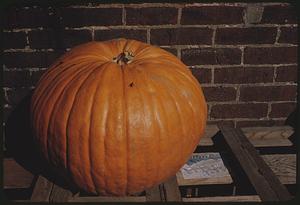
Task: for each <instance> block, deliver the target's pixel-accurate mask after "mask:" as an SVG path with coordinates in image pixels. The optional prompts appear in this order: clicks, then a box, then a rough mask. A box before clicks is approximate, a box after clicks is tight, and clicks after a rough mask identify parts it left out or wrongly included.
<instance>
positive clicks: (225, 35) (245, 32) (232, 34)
mask: <svg viewBox="0 0 300 205" xmlns="http://www.w3.org/2000/svg"><path fill="white" fill-rule="evenodd" d="M276 34H277V28H270V27H251V28H218V29H217V30H216V37H215V43H216V44H225V45H230V44H263V43H265V44H267V43H270V44H273V43H274V42H275V39H276Z"/></svg>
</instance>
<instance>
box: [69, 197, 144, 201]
mask: <svg viewBox="0 0 300 205" xmlns="http://www.w3.org/2000/svg"><path fill="white" fill-rule="evenodd" d="M69 202H146V196H126V197H109V196H91V197H74V198H71V199H70V200H69Z"/></svg>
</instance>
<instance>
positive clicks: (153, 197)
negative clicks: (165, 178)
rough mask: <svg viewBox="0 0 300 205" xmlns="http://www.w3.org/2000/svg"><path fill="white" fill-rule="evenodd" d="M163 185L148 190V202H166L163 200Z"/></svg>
mask: <svg viewBox="0 0 300 205" xmlns="http://www.w3.org/2000/svg"><path fill="white" fill-rule="evenodd" d="M162 186H163V185H158V186H154V187H152V188H150V189H146V201H147V202H158V201H164V199H162V196H161V195H162V194H163V193H161V192H162V191H163V190H162V188H160V187H162Z"/></svg>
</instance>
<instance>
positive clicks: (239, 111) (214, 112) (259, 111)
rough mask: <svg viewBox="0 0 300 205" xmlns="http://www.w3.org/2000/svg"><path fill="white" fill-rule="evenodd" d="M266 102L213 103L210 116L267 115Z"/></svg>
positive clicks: (255, 116) (246, 116)
mask: <svg viewBox="0 0 300 205" xmlns="http://www.w3.org/2000/svg"><path fill="white" fill-rule="evenodd" d="M267 110H268V105H267V104H266V103H255V104H253V103H249V104H221V105H213V106H212V108H211V113H210V116H211V117H212V118H223V119H224V118H261V117H265V116H266V115H267Z"/></svg>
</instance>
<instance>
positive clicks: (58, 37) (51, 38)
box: [28, 29, 92, 49]
mask: <svg viewBox="0 0 300 205" xmlns="http://www.w3.org/2000/svg"><path fill="white" fill-rule="evenodd" d="M28 38H29V45H30V47H31V48H38V49H39V48H54V49H65V48H71V47H73V46H76V45H78V44H81V43H85V42H88V41H91V40H92V34H91V32H90V31H89V30H53V29H51V30H49V29H48V30H41V31H39V30H38V31H30V32H29V33H28Z"/></svg>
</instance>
